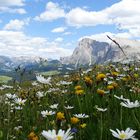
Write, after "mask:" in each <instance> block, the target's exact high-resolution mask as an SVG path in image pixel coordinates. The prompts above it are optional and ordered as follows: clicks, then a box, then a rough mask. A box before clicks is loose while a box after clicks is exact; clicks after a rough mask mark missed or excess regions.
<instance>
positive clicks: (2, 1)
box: [0, 0, 25, 6]
mask: <svg viewBox="0 0 140 140" xmlns="http://www.w3.org/2000/svg"><path fill="white" fill-rule="evenodd" d="M24 1H25V0H0V6H23V5H24Z"/></svg>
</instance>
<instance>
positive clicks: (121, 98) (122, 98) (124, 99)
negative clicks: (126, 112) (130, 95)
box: [114, 95, 129, 101]
mask: <svg viewBox="0 0 140 140" xmlns="http://www.w3.org/2000/svg"><path fill="white" fill-rule="evenodd" d="M114 97H115V98H117V99H119V100H123V101H127V100H129V99H126V98H124V97H123V95H121V96H120V97H119V96H116V95H114Z"/></svg>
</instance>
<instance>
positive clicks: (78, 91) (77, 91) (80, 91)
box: [75, 89, 84, 95]
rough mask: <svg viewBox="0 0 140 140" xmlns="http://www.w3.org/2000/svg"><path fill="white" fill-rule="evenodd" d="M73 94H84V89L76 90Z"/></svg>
mask: <svg viewBox="0 0 140 140" xmlns="http://www.w3.org/2000/svg"><path fill="white" fill-rule="evenodd" d="M75 94H77V95H81V94H84V90H82V89H81V90H76V91H75Z"/></svg>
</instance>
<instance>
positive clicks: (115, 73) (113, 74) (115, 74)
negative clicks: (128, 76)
mask: <svg viewBox="0 0 140 140" xmlns="http://www.w3.org/2000/svg"><path fill="white" fill-rule="evenodd" d="M111 75H112V76H113V77H117V76H118V75H119V73H118V72H116V71H114V72H111Z"/></svg>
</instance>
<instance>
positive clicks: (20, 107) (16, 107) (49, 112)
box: [0, 63, 140, 140]
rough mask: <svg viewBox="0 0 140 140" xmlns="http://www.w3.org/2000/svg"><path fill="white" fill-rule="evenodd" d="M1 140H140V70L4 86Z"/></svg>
mask: <svg viewBox="0 0 140 140" xmlns="http://www.w3.org/2000/svg"><path fill="white" fill-rule="evenodd" d="M24 76H26V75H24ZM0 139H1V140H115V139H121V140H127V139H132V140H139V139H140V68H139V64H137V63H132V64H129V65H128V64H120V63H117V64H108V65H94V66H92V67H90V68H87V69H85V68H80V69H78V70H73V71H71V72H69V73H67V74H58V75H54V76H42V75H40V74H36V79H35V80H33V81H23V82H21V83H19V82H13V83H12V82H10V83H9V84H7V85H4V84H1V86H0Z"/></svg>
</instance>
